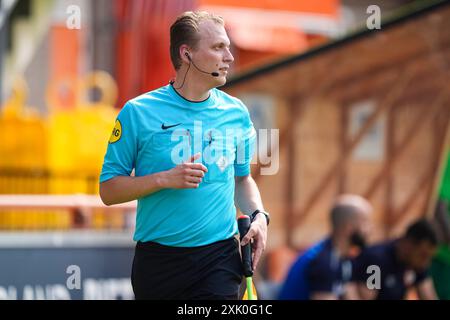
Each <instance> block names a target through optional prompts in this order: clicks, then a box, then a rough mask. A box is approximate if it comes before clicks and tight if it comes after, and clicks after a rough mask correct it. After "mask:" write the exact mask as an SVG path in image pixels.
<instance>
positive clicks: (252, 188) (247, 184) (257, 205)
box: [235, 176, 264, 214]
mask: <svg viewBox="0 0 450 320" xmlns="http://www.w3.org/2000/svg"><path fill="white" fill-rule="evenodd" d="M235 202H236V204H237V206H238V207H239V209H240V210H241V211H242V212H243V213H245V214H250V213H253V212H254V211H255V210H257V209H259V210H264V207H263V203H262V199H261V194H260V193H259V189H258V186H257V185H256V182H255V180H253V178H252V177H251V176H248V177H245V178H236V190H235Z"/></svg>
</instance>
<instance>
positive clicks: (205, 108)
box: [100, 12, 269, 300]
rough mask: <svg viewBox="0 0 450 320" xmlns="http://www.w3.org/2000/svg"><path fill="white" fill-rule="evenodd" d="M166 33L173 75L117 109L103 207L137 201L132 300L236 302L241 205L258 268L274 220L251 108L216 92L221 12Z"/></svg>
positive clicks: (224, 59)
mask: <svg viewBox="0 0 450 320" xmlns="http://www.w3.org/2000/svg"><path fill="white" fill-rule="evenodd" d="M170 36H171V44H170V54H171V60H172V63H173V65H174V68H175V70H176V79H175V81H172V82H171V83H170V84H169V85H167V86H164V87H162V88H159V89H157V90H155V91H152V92H149V93H146V94H143V95H141V96H139V97H137V98H134V99H132V100H130V101H128V102H127V103H126V105H125V106H124V108H123V109H122V110H121V112H120V114H119V116H118V118H117V121H116V124H115V127H114V130H113V133H112V135H111V138H110V141H109V145H108V149H107V153H106V155H105V159H104V164H103V168H102V173H101V176H100V196H101V198H102V200H103V202H104V203H105V204H106V205H112V204H118V203H123V202H128V201H132V200H135V199H137V200H138V207H137V217H136V230H135V234H134V240H135V241H136V242H137V245H136V250H135V257H134V261H133V267H132V276H131V278H132V285H133V290H134V293H135V297H136V299H188V300H192V299H238V291H239V285H240V283H241V279H242V265H241V260H240V255H239V244H238V242H237V240H236V239H235V235H236V234H237V231H238V230H237V223H236V207H235V201H236V204H237V206H238V207H239V208H240V210H241V211H242V212H243V213H246V214H249V215H251V216H252V221H253V222H252V224H251V228H250V230H249V232H248V234H247V236H246V237H245V239H244V241H243V242H242V243H241V244H242V245H245V244H246V243H249V242H251V243H252V244H253V256H254V259H253V268H256V266H257V264H258V261H259V259H260V257H261V254H262V253H263V251H264V249H265V246H266V238H267V225H268V222H269V214H268V213H267V212H265V211H264V207H263V204H262V201H261V196H260V193H259V190H258V187H257V185H256V183H255V181H254V180H253V179H252V177H251V175H250V162H251V159H252V156H253V153H254V149H255V140H256V132H255V129H254V127H253V124H252V121H251V119H250V116H249V113H248V110H247V108H246V107H245V105H244V104H243V103H242V102H241V101H240V100H239V99H236V98H234V97H232V96H229V95H228V94H226V93H224V92H222V91H220V90H217V89H216V88H217V87H220V86H222V85H224V84H225V83H226V77H227V73H228V69H229V67H230V64H231V63H232V62H233V61H234V58H233V56H232V54H231V52H230V40H229V38H228V36H227V33H226V31H225V28H224V21H223V20H222V18H221V17H219V16H216V15H213V14H210V13H207V12H186V13H184V14H183V15H181V16H180V17H178V18H177V20H176V21H175V23H174V24H173V25H172V27H171V30H170ZM133 170H134V171H135V174H134V176H131V173H132V171H133Z"/></svg>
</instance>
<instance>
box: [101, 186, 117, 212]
mask: <svg viewBox="0 0 450 320" xmlns="http://www.w3.org/2000/svg"><path fill="white" fill-rule="evenodd" d="M100 199H101V200H102V202H103V204H104V205H105V206H108V207H109V206H112V205H113V204H114V201H113V199H112V197H111V196H110V192H108V187H107V186H106V185H105V183H101V184H100Z"/></svg>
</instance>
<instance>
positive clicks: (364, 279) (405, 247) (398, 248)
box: [352, 219, 437, 300]
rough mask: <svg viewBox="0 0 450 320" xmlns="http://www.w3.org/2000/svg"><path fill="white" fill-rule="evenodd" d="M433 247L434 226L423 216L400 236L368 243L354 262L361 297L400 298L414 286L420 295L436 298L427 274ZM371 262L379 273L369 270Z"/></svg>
mask: <svg viewBox="0 0 450 320" xmlns="http://www.w3.org/2000/svg"><path fill="white" fill-rule="evenodd" d="M436 249H437V236H436V233H435V230H434V228H433V225H432V224H431V223H430V222H428V221H427V220H425V219H420V220H418V221H416V222H414V223H413V224H411V225H410V226H409V227H408V229H407V231H406V233H405V234H404V235H403V236H402V237H401V238H399V239H395V240H391V241H388V242H384V243H381V244H377V245H374V246H371V247H367V248H366V249H365V250H363V252H362V253H361V254H360V255H359V256H358V257H357V258H355V260H354V263H353V268H354V270H353V280H352V281H353V282H355V283H356V284H357V289H358V293H359V296H360V298H361V299H364V300H374V299H377V300H403V299H406V297H407V292H408V290H409V289H411V288H415V289H416V290H417V294H418V298H419V299H423V300H434V299H437V296H436V292H435V290H434V286H433V281H432V279H431V277H430V276H429V274H428V269H429V267H430V264H431V261H432V258H433V256H434V255H435V253H436ZM370 266H376V267H377V268H379V269H378V270H379V271H380V272H379V274H377V272H376V271H370V272H368V268H369V267H370ZM376 277H379V279H377V278H376ZM377 283H378V284H377Z"/></svg>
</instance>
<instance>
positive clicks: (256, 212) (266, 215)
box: [250, 209, 270, 225]
mask: <svg viewBox="0 0 450 320" xmlns="http://www.w3.org/2000/svg"><path fill="white" fill-rule="evenodd" d="M258 213H262V214H263V215H264V216H265V217H266V221H267V225H269V223H270V214H269V213H268V212H265V211H262V210H259V209H258V210H256V211H255V212H253V213H252V215H251V216H250V217H251V219H252V222H253V220H255V218H256V215H257V214H258Z"/></svg>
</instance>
